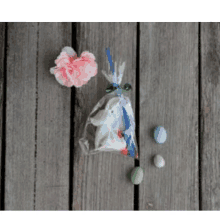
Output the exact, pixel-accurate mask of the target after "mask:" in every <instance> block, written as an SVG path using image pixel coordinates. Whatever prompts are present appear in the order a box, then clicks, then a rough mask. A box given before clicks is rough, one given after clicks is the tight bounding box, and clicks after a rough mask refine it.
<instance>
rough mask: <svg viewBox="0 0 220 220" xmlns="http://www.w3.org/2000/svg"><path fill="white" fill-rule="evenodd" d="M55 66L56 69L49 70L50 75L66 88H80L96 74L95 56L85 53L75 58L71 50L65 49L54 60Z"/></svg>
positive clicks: (75, 55) (74, 53)
mask: <svg viewBox="0 0 220 220" xmlns="http://www.w3.org/2000/svg"><path fill="white" fill-rule="evenodd" d="M55 64H56V67H54V68H51V70H50V71H51V73H52V74H54V75H55V77H56V79H57V81H58V82H59V83H60V84H62V85H64V86H67V87H71V86H75V87H81V86H82V85H84V84H86V83H87V82H88V81H89V80H90V78H91V77H93V76H95V75H96V74H97V63H96V62H95V56H94V55H93V54H92V53H90V52H87V51H85V52H83V53H82V54H81V56H80V57H78V58H77V54H76V52H75V51H74V50H73V49H72V48H70V47H65V48H64V49H63V50H62V52H61V53H60V55H59V56H58V57H57V59H56V60H55Z"/></svg>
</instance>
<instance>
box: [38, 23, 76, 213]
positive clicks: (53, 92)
mask: <svg viewBox="0 0 220 220" xmlns="http://www.w3.org/2000/svg"><path fill="white" fill-rule="evenodd" d="M71 41H72V39H71V23H40V24H39V43H38V44H39V51H38V64H37V67H38V72H37V74H38V76H37V78H38V83H37V84H38V85H37V87H38V95H37V98H38V101H37V150H36V158H37V160H36V169H37V173H36V207H35V208H36V210H68V209H69V194H68V193H69V148H70V101H71V89H70V88H67V87H64V86H61V85H60V84H59V83H58V82H57V81H56V79H55V77H54V75H52V74H50V71H49V70H50V68H51V67H53V66H55V64H54V60H55V59H56V58H57V56H58V55H59V53H60V52H61V50H62V48H63V47H64V46H71Z"/></svg>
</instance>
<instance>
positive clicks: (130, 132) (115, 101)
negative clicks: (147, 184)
mask: <svg viewBox="0 0 220 220" xmlns="http://www.w3.org/2000/svg"><path fill="white" fill-rule="evenodd" d="M115 67H116V68H117V64H115ZM124 68H125V63H123V64H122V65H120V66H119V68H118V73H119V74H118V76H117V73H116V72H114V74H112V73H108V74H107V73H106V72H105V71H102V73H103V74H104V75H105V77H106V79H107V80H108V81H109V82H110V83H112V88H113V87H114V90H113V91H111V92H110V93H108V94H106V95H105V96H104V97H103V98H102V99H101V100H100V101H99V102H98V103H97V104H96V105H95V106H94V108H93V110H92V111H91V113H90V114H89V116H88V118H87V121H86V124H85V127H84V130H83V134H82V138H81V139H80V140H79V144H80V146H81V148H82V150H83V151H84V153H85V154H87V155H88V154H96V153H99V152H112V153H117V154H121V155H125V156H128V157H132V158H136V159H139V158H138V148H137V144H136V137H135V120H134V113H133V110H132V106H131V102H130V99H129V97H127V96H126V94H125V93H127V91H125V90H124V89H123V88H125V86H124V87H122V86H120V83H121V80H122V76H123V71H124ZM110 87H111V85H110Z"/></svg>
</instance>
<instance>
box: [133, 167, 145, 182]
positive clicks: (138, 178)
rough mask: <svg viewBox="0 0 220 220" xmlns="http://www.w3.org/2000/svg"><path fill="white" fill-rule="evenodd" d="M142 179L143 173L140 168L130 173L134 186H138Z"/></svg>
mask: <svg viewBox="0 0 220 220" xmlns="http://www.w3.org/2000/svg"><path fill="white" fill-rule="evenodd" d="M143 177H144V171H143V169H142V168H141V167H135V168H134V169H133V170H132V172H131V182H132V183H133V184H134V185H139V184H140V183H141V182H142V180H143Z"/></svg>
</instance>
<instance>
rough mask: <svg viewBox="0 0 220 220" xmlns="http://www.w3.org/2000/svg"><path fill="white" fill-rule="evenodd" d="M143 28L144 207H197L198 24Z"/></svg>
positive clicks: (141, 161)
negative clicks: (159, 133) (158, 159)
mask: <svg viewBox="0 0 220 220" xmlns="http://www.w3.org/2000/svg"><path fill="white" fill-rule="evenodd" d="M140 33H141V36H140V166H141V167H142V168H143V169H144V170H145V176H144V181H143V183H142V184H141V185H140V197H139V198H140V199H139V201H140V205H139V206H140V210H198V208H199V201H198V189H199V185H198V24H197V23H141V25H140ZM158 125H162V126H164V127H165V129H166V130H167V133H168V139H167V141H166V142H165V143H164V144H162V145H159V144H156V142H155V141H154V139H153V129H154V128H155V127H156V126H158ZM156 154H160V155H162V156H163V157H164V159H165V161H166V165H165V167H164V168H161V169H159V168H156V167H155V166H154V165H153V163H152V159H153V156H154V155H156Z"/></svg>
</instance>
